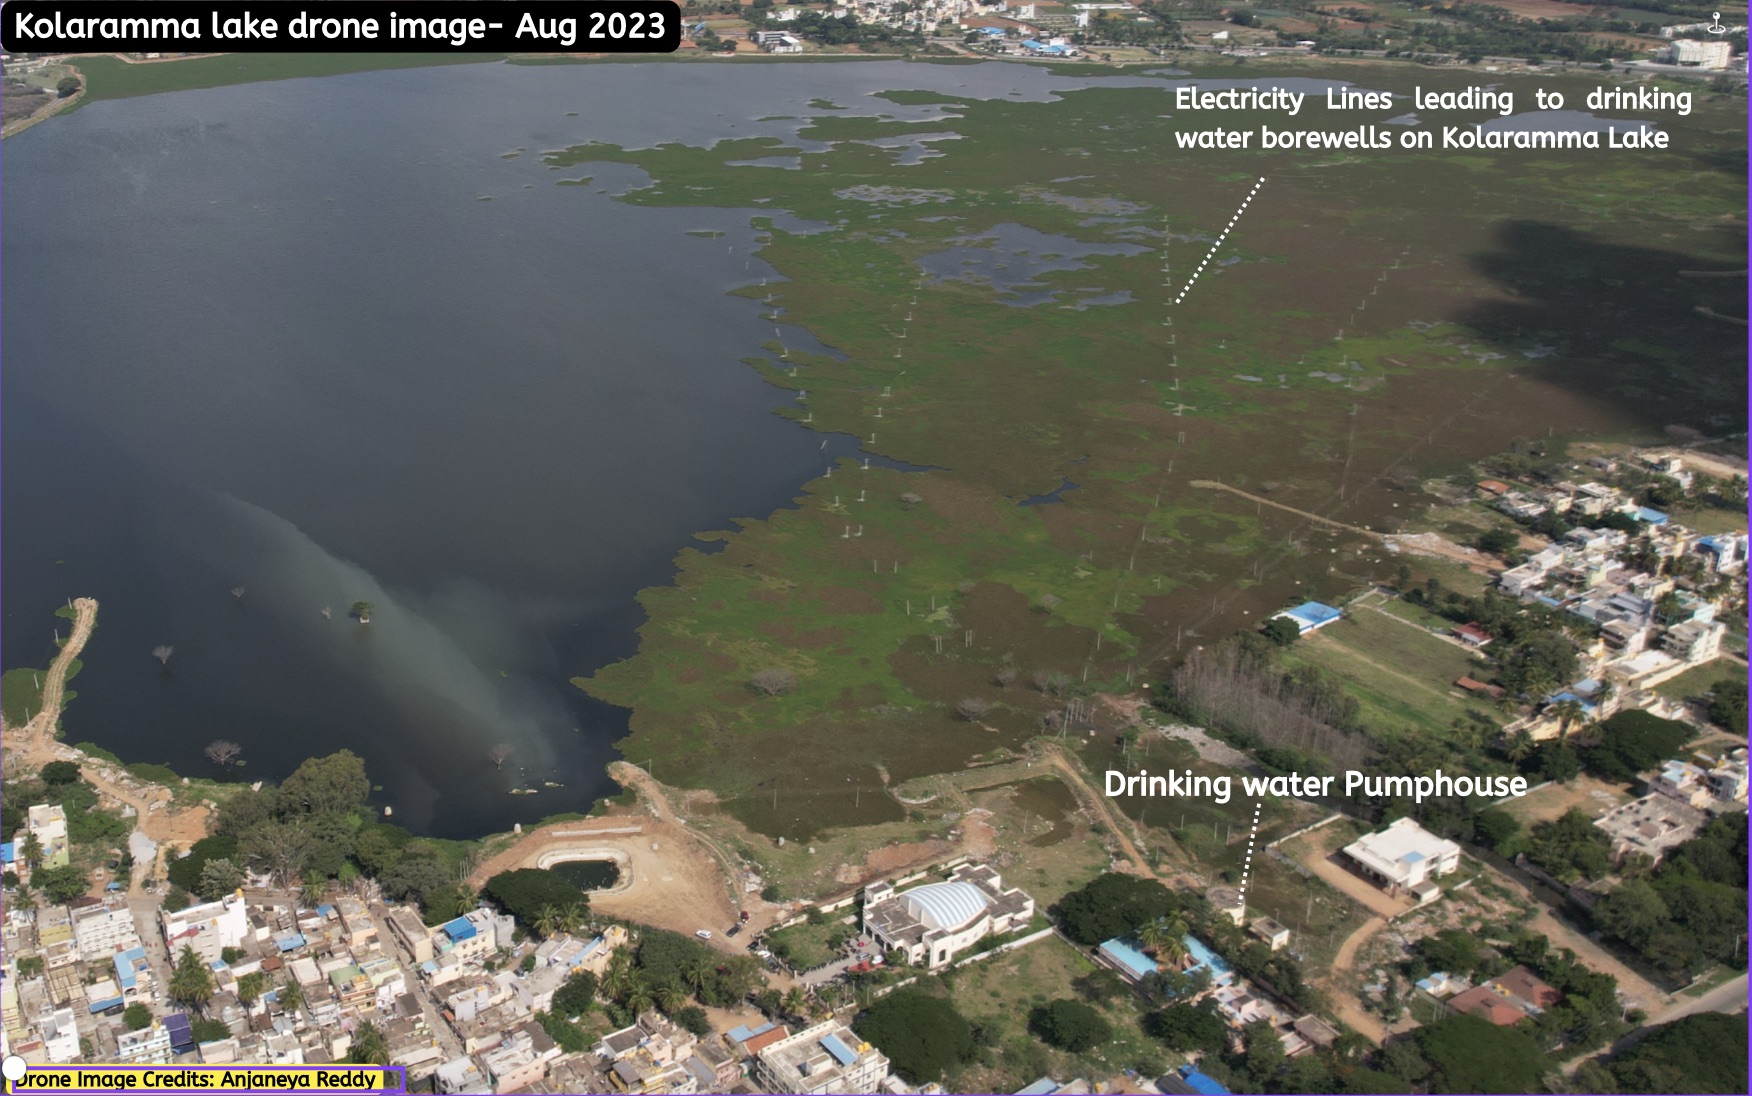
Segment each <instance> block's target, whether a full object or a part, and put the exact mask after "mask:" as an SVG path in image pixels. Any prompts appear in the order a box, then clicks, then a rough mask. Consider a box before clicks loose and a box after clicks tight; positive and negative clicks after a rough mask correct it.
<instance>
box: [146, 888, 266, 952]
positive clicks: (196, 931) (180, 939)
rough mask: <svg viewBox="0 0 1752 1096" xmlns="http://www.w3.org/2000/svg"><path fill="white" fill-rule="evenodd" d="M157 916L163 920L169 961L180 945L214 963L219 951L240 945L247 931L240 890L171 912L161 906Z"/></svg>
mask: <svg viewBox="0 0 1752 1096" xmlns="http://www.w3.org/2000/svg"><path fill="white" fill-rule="evenodd" d="M159 916H160V917H161V918H162V920H163V924H164V946H165V948H166V949H168V950H169V952H170V961H171V962H172V963H175V962H176V957H177V956H179V955H181V954H182V949H183V948H184V947H190V948H193V949H194V950H195V954H196V955H199V956H200V957H201V958H202V959H205V960H206V961H207V962H209V963H217V962H218V961H219V953H220V952H221V951H223V950H225V949H226V948H240V947H242V946H243V941H244V938H245V937H246V936H248V935H249V932H250V927H249V915H248V914H247V913H246V912H245V911H244V908H243V892H242V891H238V892H236V893H235V894H228V895H226V896H225V897H224V898H221V899H220V900H219V901H217V902H203V903H201V904H200V905H198V906H189V907H188V908H187V909H181V910H178V911H176V912H175V913H172V912H170V911H169V910H161V911H160V912H159Z"/></svg>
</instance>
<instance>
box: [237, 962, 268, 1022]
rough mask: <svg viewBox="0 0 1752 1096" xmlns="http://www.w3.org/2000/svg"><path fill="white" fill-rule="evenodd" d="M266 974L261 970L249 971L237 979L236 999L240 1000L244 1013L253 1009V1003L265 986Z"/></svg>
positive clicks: (246, 1013)
mask: <svg viewBox="0 0 1752 1096" xmlns="http://www.w3.org/2000/svg"><path fill="white" fill-rule="evenodd" d="M267 982H268V976H267V975H266V974H263V973H262V972H261V971H259V970H257V971H251V972H250V973H249V974H246V975H244V976H243V977H241V978H239V979H238V980H237V999H238V1001H240V1002H242V1004H243V1010H244V1015H246V1016H247V1015H249V1014H250V1013H252V1012H254V1011H255V1003H256V1000H257V999H258V998H260V997H261V995H262V990H264V989H266V988H267Z"/></svg>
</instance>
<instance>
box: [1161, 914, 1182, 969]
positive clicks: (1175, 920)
mask: <svg viewBox="0 0 1752 1096" xmlns="http://www.w3.org/2000/svg"><path fill="white" fill-rule="evenodd" d="M1162 920H1163V922H1164V924H1163V926H1162V928H1163V938H1162V942H1161V944H1159V945H1157V947H1156V958H1157V959H1158V960H1165V961H1167V963H1168V964H1169V965H1170V966H1174V967H1178V966H1179V965H1180V961H1181V960H1182V959H1184V958H1186V934H1187V933H1188V932H1190V931H1191V929H1189V928H1188V927H1187V924H1186V918H1185V917H1183V916H1181V915H1180V914H1178V913H1177V914H1175V915H1174V916H1172V917H1165V918H1163V919H1162Z"/></svg>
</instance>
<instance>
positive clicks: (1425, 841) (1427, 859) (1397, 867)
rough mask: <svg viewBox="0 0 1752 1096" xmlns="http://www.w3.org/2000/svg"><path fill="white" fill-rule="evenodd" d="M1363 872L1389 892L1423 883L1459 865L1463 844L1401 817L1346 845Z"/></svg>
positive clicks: (1398, 891) (1395, 892) (1345, 850)
mask: <svg viewBox="0 0 1752 1096" xmlns="http://www.w3.org/2000/svg"><path fill="white" fill-rule="evenodd" d="M1344 854H1345V855H1346V856H1348V857H1350V859H1351V862H1352V863H1354V864H1355V865H1356V866H1357V867H1358V868H1360V869H1362V872H1363V874H1364V875H1366V876H1368V877H1369V878H1370V879H1373V880H1375V881H1376V882H1378V883H1380V884H1381V885H1382V886H1383V887H1384V888H1386V890H1387V893H1389V894H1399V893H1401V892H1402V891H1409V890H1412V889H1413V888H1416V887H1420V886H1421V885H1422V884H1424V883H1426V882H1428V881H1429V880H1432V879H1435V878H1438V877H1440V876H1443V875H1447V874H1448V873H1449V872H1451V871H1453V870H1454V869H1455V868H1457V867H1459V866H1460V846H1459V845H1456V844H1455V843H1454V842H1452V841H1450V840H1448V839H1447V838H1445V837H1437V836H1436V835H1435V834H1433V833H1431V832H1430V831H1428V830H1426V829H1424V828H1423V827H1422V826H1420V825H1418V824H1417V822H1416V821H1414V820H1412V819H1410V818H1401V819H1399V820H1398V821H1396V822H1394V823H1393V824H1392V825H1390V826H1388V827H1387V828H1386V829H1384V830H1382V831H1381V832H1380V833H1371V834H1365V835H1364V836H1362V837H1360V838H1358V839H1357V840H1356V841H1354V842H1352V843H1351V844H1349V845H1346V846H1345V848H1344Z"/></svg>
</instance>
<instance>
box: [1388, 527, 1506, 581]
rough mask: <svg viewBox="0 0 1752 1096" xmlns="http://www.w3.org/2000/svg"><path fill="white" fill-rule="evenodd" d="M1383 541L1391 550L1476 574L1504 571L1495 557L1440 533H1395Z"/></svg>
mask: <svg viewBox="0 0 1752 1096" xmlns="http://www.w3.org/2000/svg"><path fill="white" fill-rule="evenodd" d="M1382 539H1383V540H1384V541H1385V542H1386V544H1387V547H1388V548H1390V549H1395V550H1398V551H1403V552H1410V553H1411V554H1412V555H1416V556H1435V557H1437V558H1438V559H1447V560H1452V561H1453V562H1455V563H1458V564H1459V565H1460V566H1462V567H1464V568H1466V569H1467V570H1469V571H1471V572H1472V573H1474V574H1479V575H1491V574H1495V573H1496V572H1497V571H1500V570H1502V565H1501V563H1500V562H1494V560H1495V557H1493V556H1487V555H1485V554H1484V553H1483V552H1480V551H1479V550H1478V549H1476V548H1466V547H1463V546H1461V545H1458V544H1455V543H1454V542H1453V541H1451V540H1449V539H1448V538H1447V537H1444V536H1443V535H1442V534H1440V533H1393V534H1390V535H1388V536H1386V537H1383V538H1382ZM1493 562H1494V565H1493Z"/></svg>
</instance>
